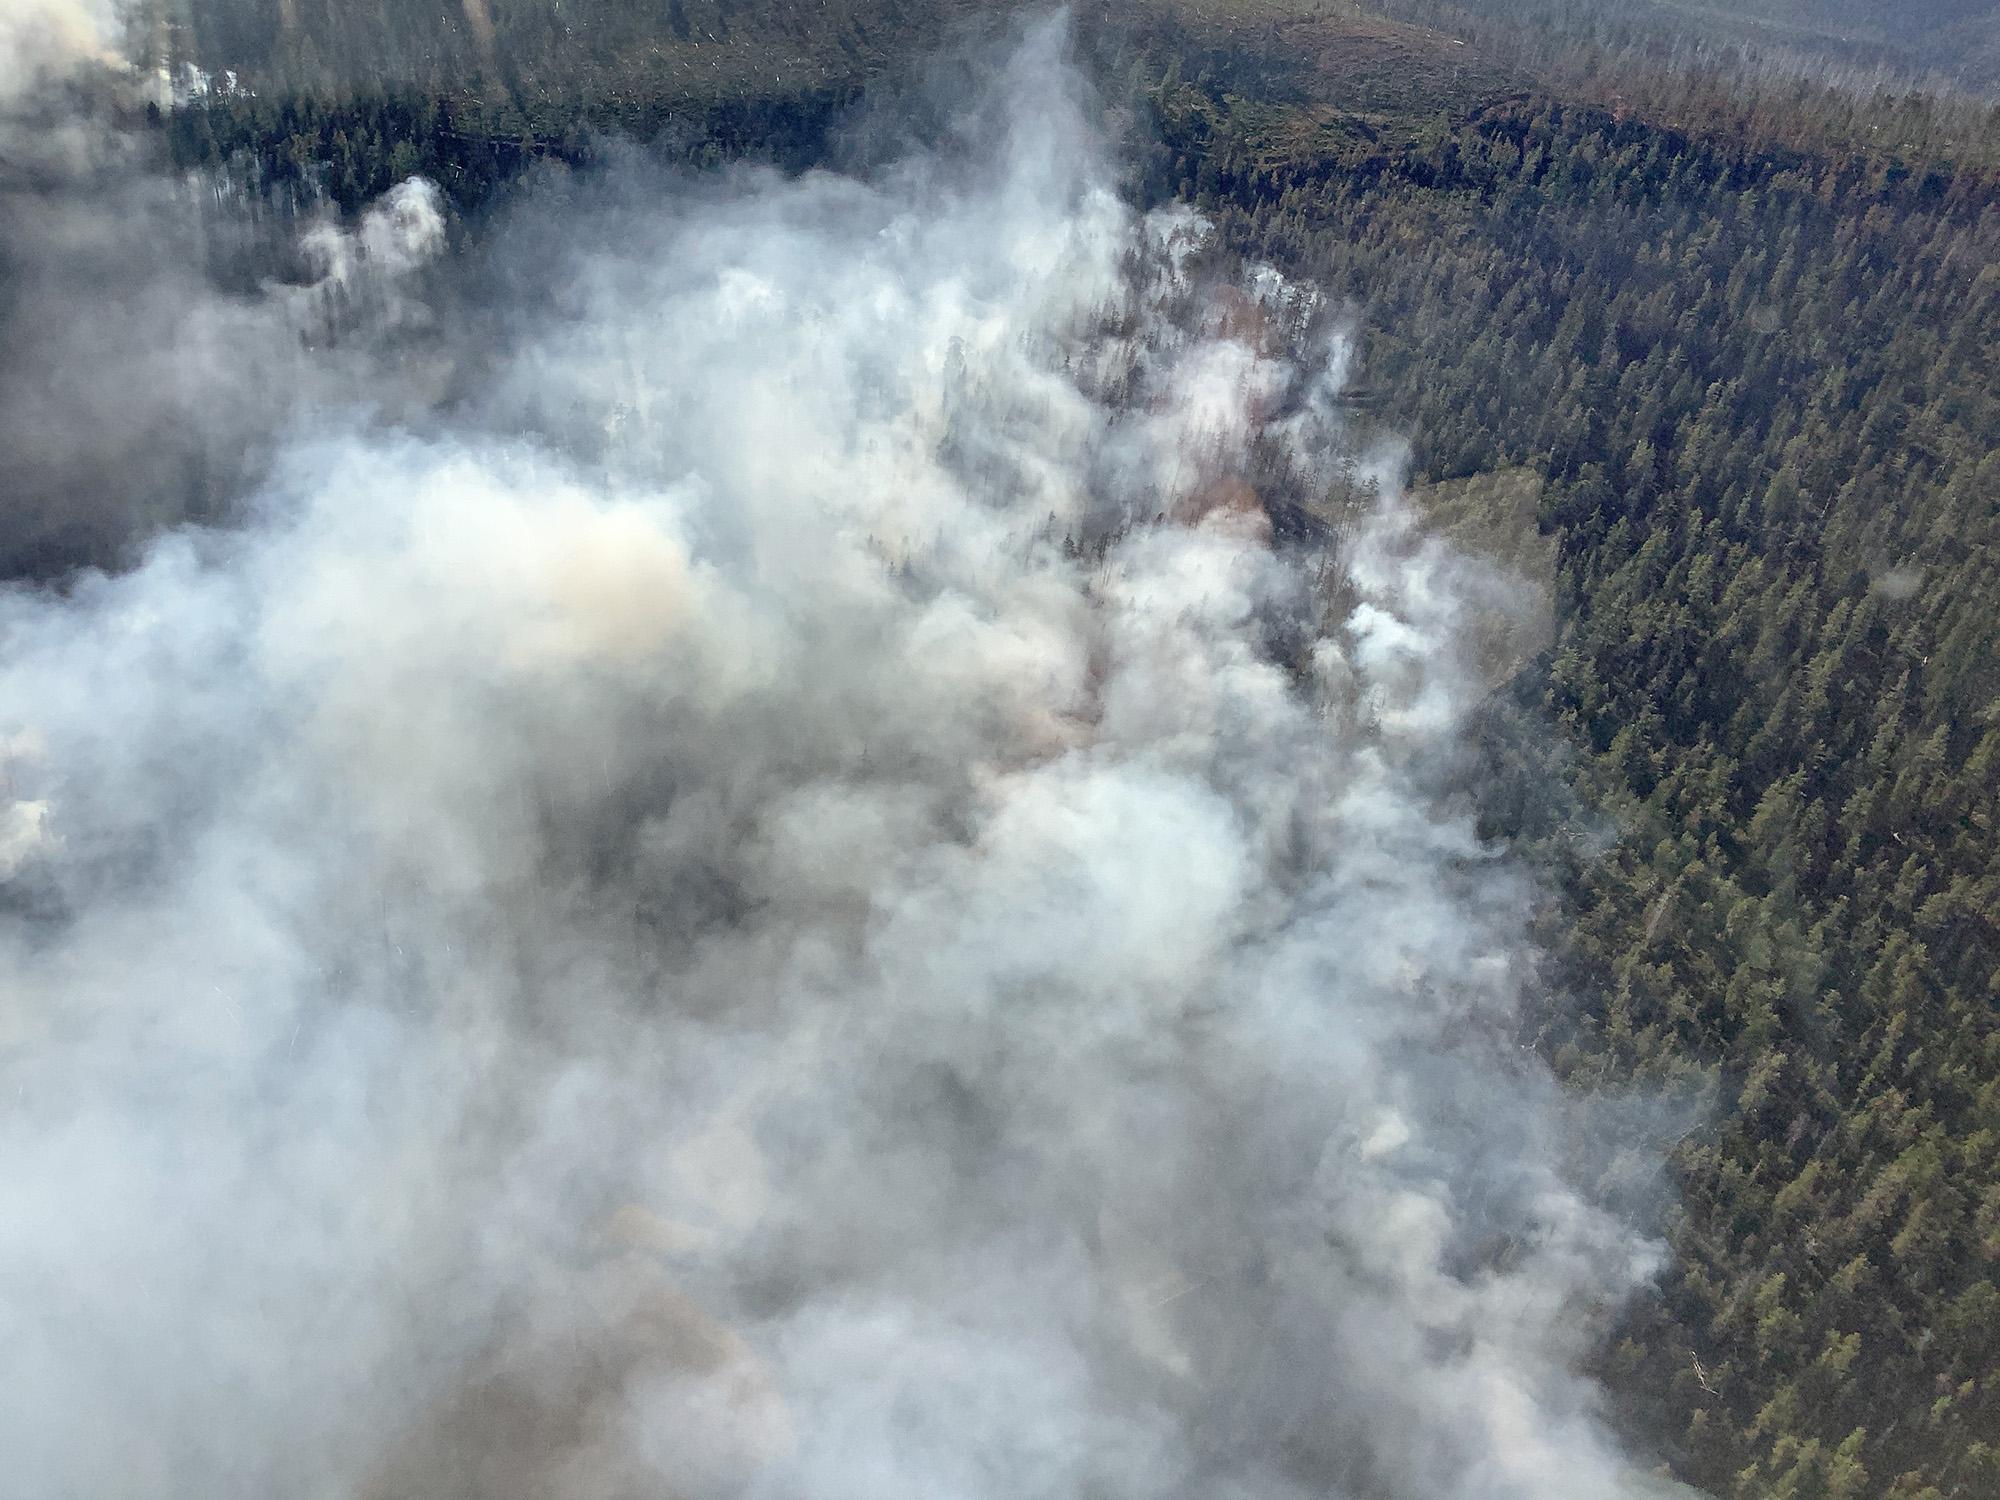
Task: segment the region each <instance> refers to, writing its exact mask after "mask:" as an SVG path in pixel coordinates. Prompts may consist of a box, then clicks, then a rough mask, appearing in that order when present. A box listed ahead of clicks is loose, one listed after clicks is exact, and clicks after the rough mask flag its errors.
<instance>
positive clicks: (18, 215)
mask: <svg viewBox="0 0 2000 1500" xmlns="http://www.w3.org/2000/svg"><path fill="white" fill-rule="evenodd" d="M122 30H123V27H122V26H121V25H120V24H119V20H118V17H117V15H116V14H115V13H114V8H113V7H112V6H111V5H110V4H109V3H108V0H0V502H4V505H0V576H4V577H23V576H33V577H38V578H44V579H56V578H60V577H63V576H64V575H66V574H68V573H70V572H72V571H74V570H76V569H78V568H81V567H87V566H100V567H127V566H130V565H131V564H132V563H133V562H135V561H136V560H137V556H138V553H139V552H140V550H141V549H142V548H143V546H144V543H145V542H146V541H147V540H148V539H149V538H150V537H152V536H154V535H155V534H157V533H158V532H160V531H162V530H165V529H169V528H171V527H173V526H176V525H179V524H181V523H183V522H188V521H209V522H212V521H219V520H224V519H228V518H231V517H232V516H233V514H234V508H235V502H236V501H237V500H238V499H240V497H241V495H242V493H243V492H244V490H245V489H246V488H248V487H250V486H252V485H253V484H254V483H255V482H256V481H257V480H258V479H260V478H261V477H262V476H263V475H264V473H265V472H266V471H267V469H268V466H269V465H270V464H271V462H272V461H273V460H274V458H275V454H276V449H277V448H278V447H279V446H280V445H281V443H282V442H283V440H284V437H285V434H286V433H287V432H288V431H289V430H290V429H291V428H292V426H293V425H294V424H295V423H296V422H297V421H299V420H301V419H302V418H303V417H304V416H305V415H306V414H310V413H313V412H316V411H319V410H323V409H325V408H327V407H329V406H335V405H354V404H359V403H361V402H363V401H366V402H368V403H370V404H372V405H374V406H376V407H378V408H387V409H393V410H397V411H400V412H403V413H405V414H407V413H409V412H412V411H419V410H422V409H423V408H424V407H425V406H426V405H427V404H428V403H429V402H430V401H431V400H432V399H433V398H434V397H435V395H436V392H435V390H434V389H433V388H432V385H431V377H432V376H433V375H434V373H435V372H434V371H431V370H429V369H426V368H423V367H422V366H421V365H419V366H417V367H414V368H413V367H411V366H410V362H409V361H408V359H407V358H406V357H405V356H407V353H408V351H407V350H405V349H403V348H402V347H401V345H402V344H406V343H407V342H408V339H409V336H410V334H411V332H412V330H411V328H410V327H409V324H410V322H411V320H412V318H413V316H414V304H412V303H411V301H410V299H409V298H408V297H407V296H405V295H404V294H403V292H402V291H401V290H400V289H399V288H400V283H402V282H404V281H407V280H408V279H410V276H411V273H412V272H413V271H414V270H415V269H416V268H417V267H418V266H419V265H421V264H422V263H423V262H424V261H425V260H427V259H429V258H430V257H431V256H433V255H434V254H435V253H436V252H437V250H438V249H439V248H440V245H441V240H442V232H443V220H442V218H441V217H440V207H441V205H440V204H439V202H438V199H437V195H436V193H435V191H434V190H433V189H432V188H430V187H429V185H428V184H422V185H413V186H406V187H405V188H404V189H402V190H400V191H399V194H398V195H395V196H393V197H392V199H391V200H390V201H389V202H386V203H385V204H383V205H381V206H380V207H379V208H378V210H377V211H376V212H375V213H373V214H371V215H370V216H369V217H368V219H367V221H365V222H364V223H362V224H360V225H357V226H353V227H352V228H350V229H342V228H339V227H336V226H334V225H332V224H330V223H329V224H324V225H321V226H320V227H318V228H316V229H314V230H312V231H310V232H308V233H306V234H304V235H300V234H298V232H297V230H298V226H297V224H296V223H295V222H293V221H291V220H289V219H287V218H281V217H279V216H276V215H273V214H271V213H270V212H268V209H269V205H266V204H261V203H258V202H254V201H246V200H245V199H244V198H243V195H242V194H241V191H240V190H239V189H238V188H235V187H233V186H231V185H230V184H228V183H227V182H225V181H223V180H220V179H210V178H204V177H199V176H193V175H189V176H179V177H177V176H174V175H171V174H167V173H164V172H162V171H159V170H157V169H156V165H155V162H154V160H153V158H154V156H155V155H156V153H157V149H158V145H159V143H158V141H157V140H155V139H153V138H152V137H151V136H150V135H149V134H148V133H146V132H137V131H131V130H126V129H121V128H120V127H119V124H118V123H117V122H118V121H119V119H121V118H136V117H137V115H138V112H139V110H140V108H141V107H142V105H143V103H144V102H145V100H146V98H147V97H148V85H149V82H150V80H149V79H148V78H146V77H144V76H142V74H141V72H140V71H139V70H137V69H135V68H133V67H132V66H131V65H129V64H127V63H126V62H125V61H123V60H122V59H121V58H120V57H119V55H118V54H117V51H116V47H115V41H116V39H117V38H118V37H119V36H120V35H121V33H122ZM363 267H366V274H363V272H362V269H361V268H363ZM274 270H275V271H276V272H277V273H278V274H275V275H274Z"/></svg>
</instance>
